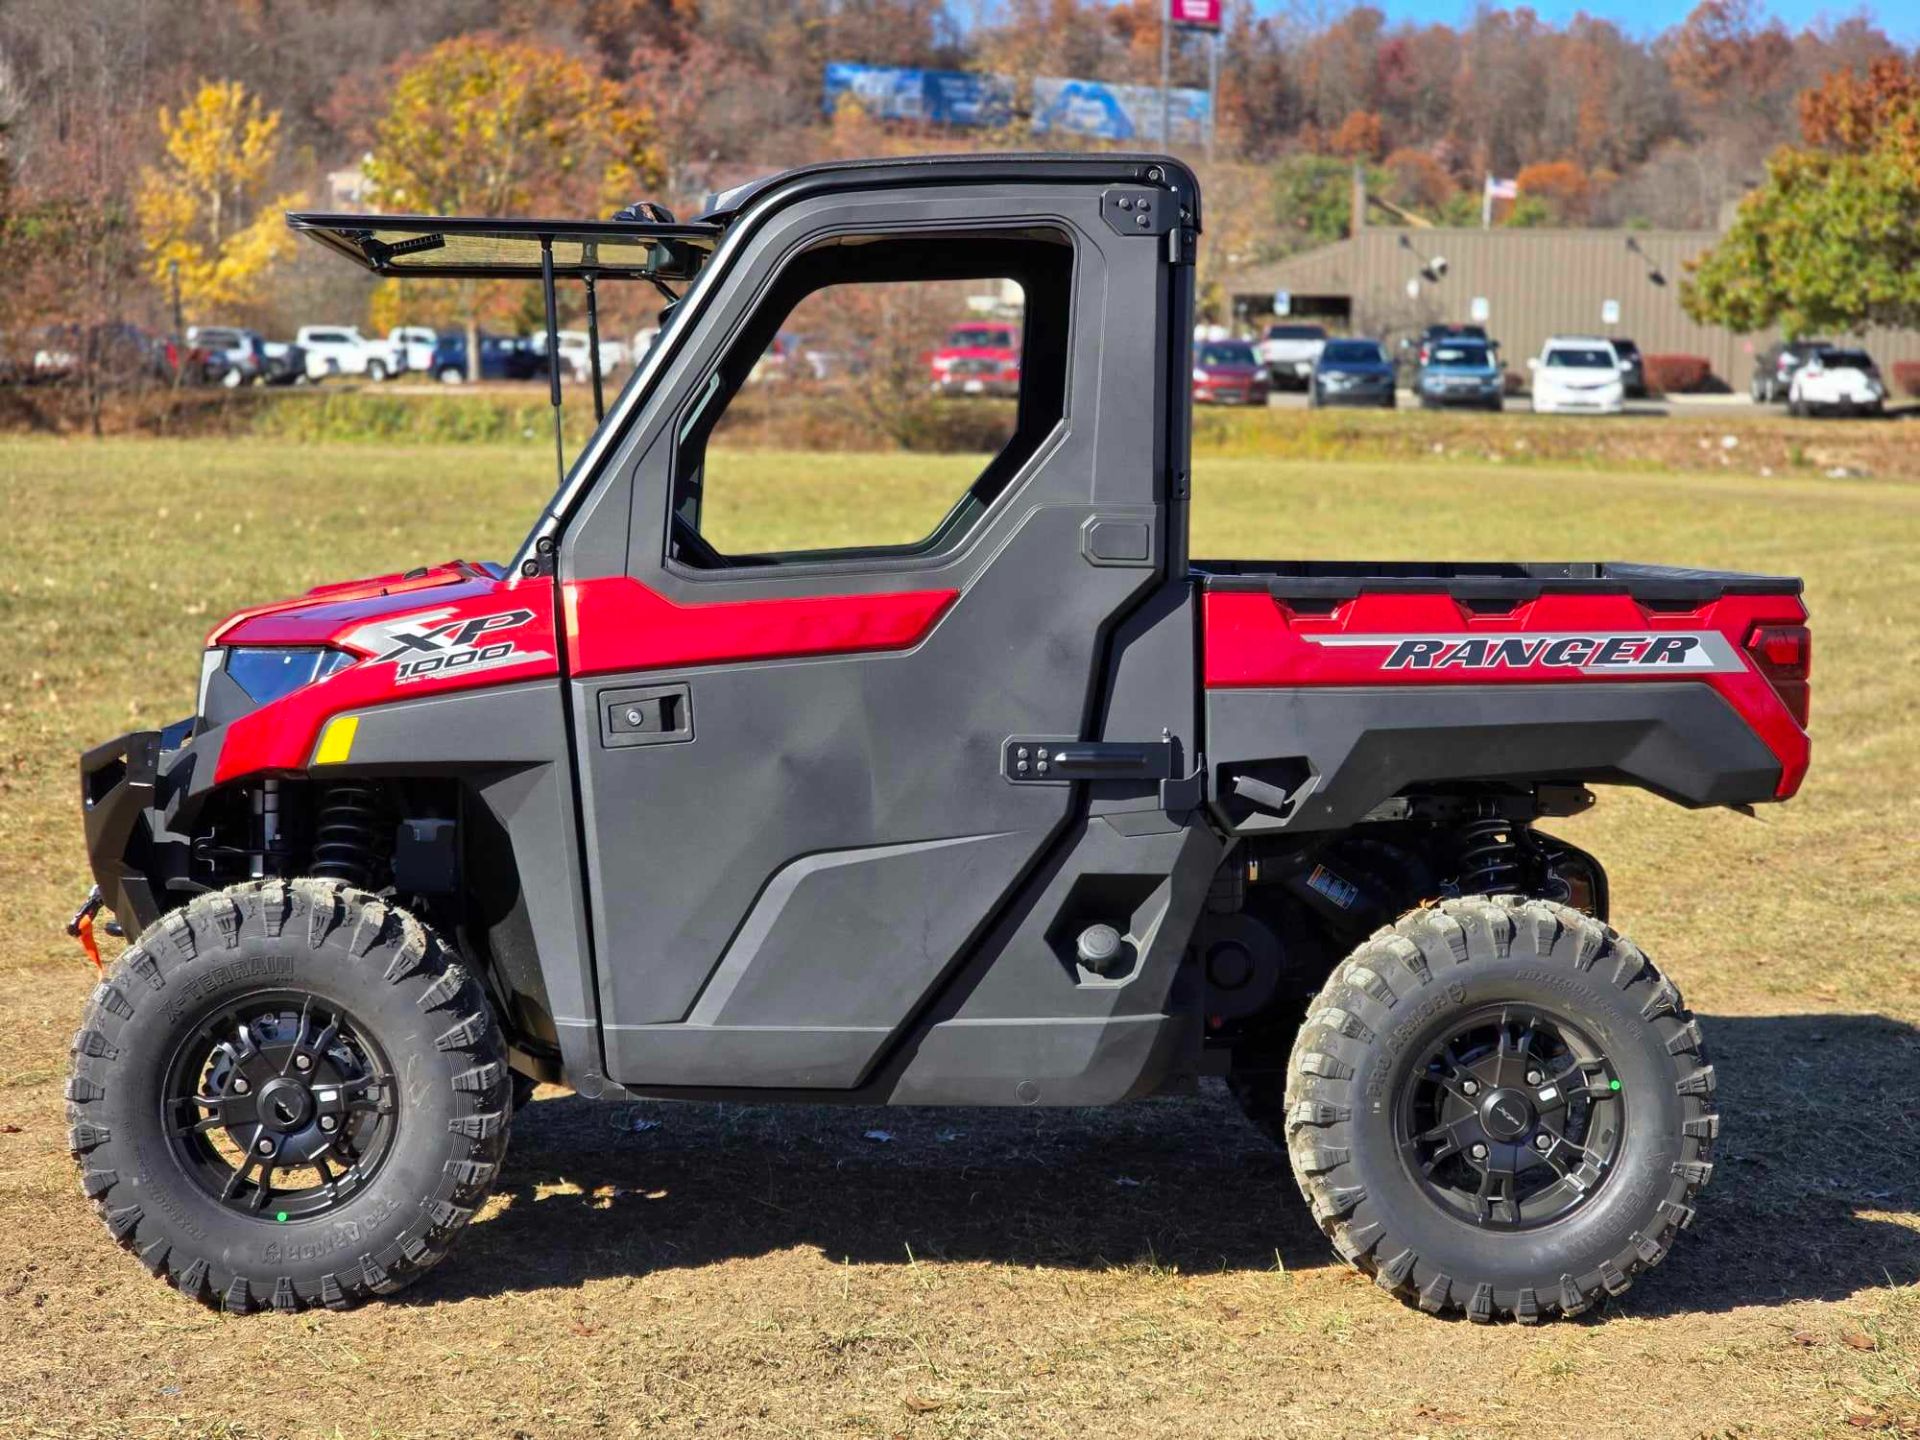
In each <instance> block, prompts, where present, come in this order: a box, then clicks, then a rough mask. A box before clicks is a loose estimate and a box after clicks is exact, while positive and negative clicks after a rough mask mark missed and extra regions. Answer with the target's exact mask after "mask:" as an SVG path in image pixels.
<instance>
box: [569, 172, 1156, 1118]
mask: <svg viewBox="0 0 1920 1440" xmlns="http://www.w3.org/2000/svg"><path fill="white" fill-rule="evenodd" d="M1104 188H1105V189H1106V191H1107V194H1108V200H1107V202H1106V209H1107V213H1111V207H1112V203H1113V200H1112V187H1104ZM1102 193H1103V187H1100V186H1095V185H1088V184H1079V185H1074V184H1064V183H1058V182H1056V183H1053V184H1051V185H1046V186H1038V185H1036V186H1024V187H1005V188H1002V189H997V190H994V191H991V192H988V191H983V190H982V189H980V188H971V189H964V190H961V189H954V190H943V189H938V188H931V187H930V188H928V189H925V190H921V191H915V192H912V193H908V194H901V193H880V194H875V195H871V196H867V197H862V198H858V199H855V200H852V201H849V200H848V199H847V198H845V197H839V198H836V199H835V200H834V201H832V202H830V203H829V202H826V201H821V200H800V201H797V202H795V203H793V204H791V205H789V206H786V207H783V208H781V209H780V210H779V211H778V213H776V214H774V215H772V216H770V217H766V218H764V219H762V220H761V221H760V222H759V223H758V224H756V225H753V226H750V227H749V229H750V231H751V236H752V238H751V240H750V241H749V242H748V243H747V245H746V246H745V247H744V249H743V251H742V253H740V254H739V255H737V256H736V257H735V258H734V259H733V260H732V268H731V269H729V270H727V271H724V272H722V273H720V274H717V275H715V276H712V277H709V282H708V284H709V290H708V292H707V295H706V296H705V300H704V304H703V305H702V307H701V308H700V309H699V310H698V311H697V312H696V313H694V314H693V315H691V316H689V317H688V318H687V319H686V320H685V321H683V322H682V323H686V324H688V325H690V326H691V327H693V328H692V329H690V330H689V332H688V334H687V335H686V336H685V337H683V342H684V343H683V344H682V347H681V349H680V351H679V361H678V363H677V364H676V366H675V368H674V371H673V374H672V378H671V379H669V380H667V381H665V382H663V383H662V386H661V390H660V393H659V394H658V396H657V397H655V398H654V399H652V400H650V401H649V402H648V404H647V406H646V409H645V411H644V413H643V415H642V417H641V420H640V421H639V423H638V425H637V427H636V429H635V431H634V433H633V434H632V435H631V436H630V437H629V439H628V440H627V441H626V442H625V444H624V445H623V448H622V449H621V451H620V452H619V453H618V454H617V455H616V456H615V457H614V459H613V461H612V463H611V469H610V474H609V479H608V480H607V481H605V482H603V483H602V484H601V485H600V486H599V488H598V489H597V490H596V492H595V494H594V496H593V498H592V499H591V500H590V502H589V503H588V504H587V506H586V507H585V510H584V511H583V513H582V514H581V515H580V516H579V517H578V518H577V519H576V521H575V522H574V523H573V524H572V525H570V527H569V530H568V535H567V539H566V541H565V543H564V545H563V548H562V555H561V566H560V577H561V581H562V584H563V586H564V593H565V597H566V613H567V627H568V632H569V633H568V637H567V664H568V676H569V682H568V683H569V687H570V701H571V705H572V710H573V722H574V727H575V740H576V749H577V754H578V763H579V767H580V788H581V796H582V815H583V828H584V833H585V840H586V849H587V862H588V865H587V868H588V874H589V890H590V893H589V904H590V912H591V917H592V925H593V933H594V960H595V966H596V982H597V986H598V991H599V998H600V1003H601V1019H602V1023H603V1034H604V1042H605V1055H606V1061H607V1071H608V1074H609V1076H610V1077H611V1078H613V1079H615V1080H617V1081H620V1082H622V1083H624V1084H629V1085H635V1086H667V1085H687V1086H725V1087H736V1086H773V1087H798V1088H824V1089H832V1088H847V1087H852V1086H855V1085H857V1084H858V1083H859V1082H860V1080H861V1078H862V1077H863V1076H864V1075H866V1074H867V1073H869V1071H870V1070H871V1068H872V1067H873V1065H874V1064H875V1062H876V1061H877V1060H878V1059H879V1058H880V1057H881V1056H882V1055H883V1054H884V1053H885V1051H886V1049H887V1046H888V1042H889V1040H890V1038H891V1037H893V1036H895V1035H897V1034H898V1033H899V1031H900V1029H901V1027H902V1026H903V1024H905V1023H906V1022H907V1021H908V1020H909V1019H910V1018H911V1017H912V1016H913V1015H914V1014H915V1012H916V1011H917V1010H919V1009H920V1008H921V1007H922V1006H923V1005H924V1004H925V1003H926V1002H927V1000H928V999H929V998H930V997H931V996H932V995H933V994H935V993H936V992H937V990H938V988H939V986H940V984H941V981H942V978H943V977H944V976H946V975H948V974H950V973H951V971H952V969H953V967H954V966H955V965H956V964H957V963H958V962H959V961H960V960H961V959H962V958H963V957H964V956H965V955H966V953H967V951H968V947H969V946H970V945H971V944H972V943H973V942H974V941H975V939H976V937H977V936H979V935H980V933H981V932H982V930H983V929H984V927H985V926H986V925H987V923H988V922H989V921H990V920H991V919H992V918H993V916H994V914H995V912H996V910H997V908H998V907H999V906H1000V905H1001V904H1002V902H1003V900H1004V899H1005V897H1006V896H1007V895H1008V894H1009V892H1010V891H1011V890H1012V889H1013V887H1014V886H1015V885H1016V884H1017V883H1018V881H1019V880H1020V879H1021V877H1022V876H1023V875H1024V874H1026V873H1027V872H1028V871H1029V870H1030V868H1031V867H1033V866H1034V865H1035V863H1036V862H1037V860H1038V859H1039V858H1040V857H1041V856H1042V855H1043V854H1044V853H1045V852H1046V851H1047V849H1048V847H1049V845H1050V843H1052V842H1053V840H1054V839H1055V837H1056V836H1057V835H1059V834H1060V833H1061V832H1062V830H1063V829H1064V827H1065V825H1066V823H1067V821H1068V819H1069V817H1070V813H1071V809H1072V805H1073V803H1074V794H1073V792H1074V787H1073V786H1072V785H1071V783H1069V782H1068V780H1067V779H1066V778H1065V777H1061V776H1056V775H1051V774H1048V773H1045V771H1046V769H1047V762H1046V761H1045V760H1044V759H1043V758H1041V755H1040V751H1039V748H1038V747H1037V746H1032V745H1023V744H1021V743H1020V742H1021V741H1022V740H1027V739H1039V738H1041V737H1045V738H1050V739H1071V738H1080V737H1084V736H1087V735H1088V734H1090V733H1091V731H1090V726H1091V725H1092V724H1093V717H1094V715H1095V714H1096V710H1097V706H1098V703H1099V700H1100V688H1101V676H1102V673H1103V665H1104V657H1105V653H1106V645H1107V637H1108V634H1109V631H1110V628H1111V627H1112V626H1113V625H1114V624H1115V622H1117V621H1118V620H1119V619H1120V618H1121V617H1122V616H1123V615H1125V614H1126V613H1127V612H1128V611H1129V610H1131V609H1132V608H1134V607H1135V606H1136V605H1138V604H1139V603H1140V602H1141V600H1142V599H1143V598H1144V597H1145V596H1146V595H1147V594H1148V593H1149V592H1150V591H1151V589H1152V588H1153V587H1154V585H1155V583H1156V582H1157V581H1158V580H1159V579H1160V578H1161V577H1162V576H1163V574H1164V568H1165V564H1166V559H1165V556H1166V549H1167V546H1166V536H1165V533H1164V523H1165V522H1164V507H1163V506H1161V505H1160V503H1159V497H1160V496H1161V494H1162V493H1163V490H1164V476H1163V475H1162V474H1161V473H1159V472H1160V471H1161V470H1162V469H1163V468H1164V467H1163V465H1162V463H1161V462H1160V461H1159V459H1158V458H1157V457H1159V456H1161V455H1162V454H1164V453H1165V445H1164V433H1163V430H1162V427H1163V426H1164V424H1165V412H1166V406H1165V404H1164V400H1163V397H1164V395H1165V393H1166V389H1167V387H1166V385H1165V371H1164V368H1163V361H1162V359H1161V358H1160V357H1161V350H1162V348H1163V339H1164V331H1163V327H1162V324H1161V322H1160V318H1159V317H1160V314H1161V312H1162V309H1163V308H1164V307H1165V305H1166V304H1167V291H1166V285H1165V274H1164V259H1163V257H1164V253H1165V247H1164V240H1163V239H1156V238H1155V237H1153V236H1144V235H1134V234H1127V233H1123V232H1122V231H1120V230H1119V228H1118V227H1117V226H1116V225H1112V224H1108V223H1105V221H1104V219H1103V202H1102ZM742 223H745V222H742ZM982 316H984V317H987V318H991V319H1004V320H1007V321H1010V322H1011V323H1013V324H1014V325H1015V326H1016V327H1017V329H1018V331H1019V334H1020V353H1019V355H1018V357H1017V358H1016V359H1015V360H1014V361H1013V362H1012V364H1008V363H1006V361H1005V360H1004V358H989V359H987V360H983V361H981V362H980V363H978V364H969V365H967V366H965V367H964V368H961V369H956V368H954V366H953V365H946V366H936V364H935V360H936V358H937V357H936V356H935V354H934V352H935V351H938V350H940V349H941V347H942V343H943V339H944V337H945V336H946V335H947V334H948V333H949V332H950V330H951V329H952V328H953V326H954V325H955V324H956V323H958V322H964V321H966V320H968V319H970V318H975V317H982ZM756 432H757V433H758V434H759V435H761V436H764V437H768V438H770V439H771V440H772V441H773V442H774V443H775V444H777V445H778V446H780V447H782V448H780V449H777V450H767V449H756V448H751V445H752V441H753V440H754V438H755V435H756ZM929 434H931V435H936V436H939V437H942V438H943V439H944V441H945V442H946V446H947V448H949V449H950V448H952V447H953V446H956V445H961V446H966V447H969V448H968V449H967V450H966V451H964V452H963V453H960V454H950V453H949V454H940V455H937V456H928V455H923V454H917V453H914V452H911V451H904V450H900V449H891V450H865V449H859V448H857V447H864V446H869V445H872V444H875V443H878V442H890V443H892V444H893V445H896V446H897V445H899V444H900V443H901V442H902V441H905V442H908V443H912V442H914V441H915V440H916V439H919V440H921V441H922V442H924V439H925V437H926V436H927V435H929ZM1143 738H1145V737H1143ZM1036 767H1037V768H1036Z"/></svg>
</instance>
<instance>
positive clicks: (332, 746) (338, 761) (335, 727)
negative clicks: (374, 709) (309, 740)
mask: <svg viewBox="0 0 1920 1440" xmlns="http://www.w3.org/2000/svg"><path fill="white" fill-rule="evenodd" d="M359 728H360V717H359V716H358V715H336V716H334V717H333V719H332V720H330V721H328V722H327V733H326V734H324V735H322V736H321V737H320V748H319V749H318V750H316V751H314V752H313V763H314V764H316V765H344V764H346V761H347V757H348V756H349V755H351V754H352V753H353V736H354V732H355V731H357V730H358V729H359Z"/></svg>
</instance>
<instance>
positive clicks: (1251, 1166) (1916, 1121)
mask: <svg viewBox="0 0 1920 1440" xmlns="http://www.w3.org/2000/svg"><path fill="white" fill-rule="evenodd" d="M1703 1024H1704V1026H1705V1028H1706V1033H1707V1040H1708V1044H1709V1046H1710V1048H1711V1050H1712V1058H1713V1060H1714V1062H1715V1065H1716V1068H1717V1071H1718V1074H1719V1077H1720V1105H1721V1110H1722V1113H1723V1116H1724V1118H1723V1122H1722V1130H1721V1138H1720V1143H1719V1146H1718V1151H1717V1154H1716V1162H1717V1164H1716V1170H1715V1173H1714V1179H1713V1183H1712V1185H1711V1186H1710V1188H1709V1189H1708V1191H1707V1193H1706V1196H1705V1203H1704V1204H1703V1205H1702V1207H1701V1211H1700V1218H1699V1221H1698V1222H1697V1224H1696V1225H1695V1227H1694V1229H1693V1230H1692V1231H1691V1232H1689V1233H1688V1234H1687V1235H1685V1236H1683V1237H1682V1239H1681V1242H1680V1244H1679V1245H1677V1246H1676V1247H1675V1250H1674V1252H1673V1255H1672V1258H1671V1259H1669V1260H1668V1262H1667V1263H1666V1264H1665V1265H1664V1266H1663V1267H1662V1269H1661V1270H1660V1271H1659V1272H1658V1273H1657V1274H1655V1275H1653V1276H1651V1277H1648V1278H1647V1279H1645V1280H1642V1281H1641V1282H1640V1283H1639V1284H1637V1285H1636V1286H1635V1287H1634V1289H1633V1290H1632V1291H1631V1292H1629V1294H1628V1295H1627V1296H1625V1297H1624V1298H1623V1300H1622V1301H1621V1302H1619V1303H1620V1308H1622V1309H1624V1310H1626V1311H1629V1312H1631V1313H1633V1314H1637V1315H1642V1316H1652V1315H1667V1314H1684V1313H1694V1312H1701V1311H1721V1310H1729V1309H1734V1308H1737V1307H1740V1306H1747V1305H1772V1304H1780V1303H1784V1302H1787V1301H1794V1300H1808V1299H1821V1300H1835V1299H1842V1298H1845V1297H1846V1296H1849V1295H1852V1294H1855V1293H1857V1292H1859V1291H1861V1290H1863V1289H1867V1288H1871V1287H1875V1286H1881V1285H1887V1284H1890V1283H1891V1284H1895V1285H1905V1284H1910V1283H1913V1282H1914V1281H1916V1280H1920V1228H1914V1227H1913V1225H1912V1220H1913V1218H1914V1217H1915V1216H1916V1215H1920V1100H1916V1098H1915V1097H1916V1092H1915V1089H1914V1076H1915V1075H1916V1074H1920V1031H1916V1030H1915V1029H1914V1028H1913V1027H1911V1026H1908V1025H1903V1024H1900V1023H1898V1022H1895V1021H1891V1020H1887V1019H1884V1018H1881V1017H1878V1016H1870V1015H1817V1016H1815V1015H1802V1016H1777V1017H1763V1018H1741V1017H1728V1018H1713V1017H1703ZM882 1134H883V1135H885V1136H887V1137H890V1138H886V1139H881V1138H878V1137H879V1135H882ZM501 1194H502V1195H503V1196H504V1197H505V1199H506V1202H507V1203H506V1205H505V1207H504V1208H503V1209H501V1210H498V1211H497V1212H496V1213H494V1214H492V1215H490V1216H489V1217H488V1218H487V1219H485V1220H483V1221H481V1222H480V1223H477V1224H475V1225H474V1226H473V1227H472V1228H471V1229H469V1231H468V1232H467V1235H466V1236H465V1237H464V1238H463V1240H462V1242H461V1245H460V1252H459V1254H458V1255H457V1256H456V1257H455V1258H454V1260H453V1262H452V1263H451V1264H448V1265H446V1266H444V1267H442V1268H440V1269H439V1270H436V1271H435V1272H434V1273H433V1275H432V1276H430V1277H429V1278H428V1279H427V1280H426V1281H425V1282H424V1283H422V1284H421V1285H420V1286H419V1287H418V1288H417V1289H415V1290H413V1291H411V1292H410V1296H411V1298H412V1299H413V1300H414V1301H415V1302H416V1303H419V1302H428V1303H431V1302H436V1301H441V1300H447V1299H453V1298H459V1297H462V1296H471V1295H480V1294H494V1293H499V1292H503V1291H516V1290H538V1289H545V1288H552V1287H565V1286H572V1285H577V1284H580V1283H582V1282H584V1281H587V1280H590V1279H595V1278H599V1277H603V1276H608V1275H627V1274H639V1273H643V1272H645V1271H648V1270H653V1269H660V1268H679V1267H692V1266H703V1265H709V1264H712V1263H714V1262H717V1261H722V1260H727V1259H733V1258H739V1257H747V1256H755V1255H762V1254H767V1253H770V1252H776V1251H781V1250H786V1249H792V1248H807V1249H814V1250H818V1251H819V1252H820V1253H821V1254H823V1255H824V1256H826V1257H827V1258H828V1259H829V1260H833V1261H840V1260H843V1259H846V1260H853V1261H858V1262H863V1263H888V1262H897V1263H902V1264H904V1263H906V1262H907V1261H908V1260H909V1259H910V1258H911V1259H912V1260H913V1261H916V1262H918V1263H923V1264H925V1263H938V1262H942V1261H990V1262H995V1263H1002V1264H1013V1265H1032V1266H1053V1267H1065V1268H1095V1269H1098V1268H1106V1267H1109V1266H1129V1265H1156V1266H1164V1267H1169V1268H1177V1269H1178V1270H1180V1271H1182V1272H1184V1273H1189V1274H1191V1273H1195V1272H1203V1271H1212V1270H1220V1269H1231V1270H1268V1269H1273V1268H1274V1267H1275V1266H1276V1265H1284V1266H1286V1267H1287V1268H1289V1269H1315V1268H1319V1267H1321V1266H1327V1265H1334V1264H1337V1263H1338V1261H1337V1260H1336V1258H1335V1257H1334V1255H1333V1253H1332V1251H1331V1250H1330V1248H1329V1247H1328V1245H1327V1244H1326V1242H1325V1241H1324V1240H1323V1239H1322V1238H1321V1235H1320V1231H1319V1229H1318V1227H1317V1226H1316V1225H1315V1224H1314V1222H1313V1220H1312V1217H1311V1216H1310V1215H1309V1214H1308V1213H1307V1210H1306V1206H1305V1204H1304V1202H1303V1201H1302V1200H1301V1198H1300V1195H1299V1192H1298V1190H1297V1189H1296V1188H1295V1186H1294V1183H1293V1179H1292V1176H1291V1175H1290V1173H1289V1172H1288V1168H1287V1162H1286V1157H1285V1156H1284V1155H1283V1154H1282V1153H1280V1152H1279V1151H1278V1150H1276V1149H1275V1148H1273V1147H1272V1146H1271V1145H1269V1144H1268V1143H1267V1142H1266V1141H1265V1140H1264V1139H1263V1138H1262V1137H1261V1136H1260V1135H1259V1134H1258V1133H1257V1132H1256V1131H1255V1130H1254V1129H1253V1128H1252V1127H1251V1126H1250V1125H1248V1124H1247V1123H1246V1122H1245V1121H1244V1120H1242V1119H1241V1117H1240V1115H1239V1112H1238V1110H1237V1109H1236V1108H1235V1106H1234V1104H1233V1102H1232V1100H1231V1099H1230V1098H1228V1097H1227V1095H1226V1094H1225V1093H1224V1091H1223V1090H1221V1089H1219V1088H1218V1087H1211V1086H1210V1087H1208V1089H1207V1090H1206V1091H1205V1092H1204V1093H1202V1094H1201V1095H1199V1096H1197V1097H1194V1098H1189V1099H1179V1100H1156V1101H1147V1102H1143V1103H1140V1104H1135V1105H1128V1106H1121V1107H1116V1108H1114V1109H1110V1110H1069V1111H1046V1110H1041V1111H1028V1110H993V1109H975V1110H884V1109H865V1108H862V1109H849V1108H841V1107H832V1106H815V1107H806V1108H789V1107H779V1106H742V1105H714V1104H694V1103H685V1104H677V1103H643V1104H622V1105H596V1104H591V1103H589V1102H586V1101H582V1100H577V1099H573V1098H566V1099H556V1100H546V1101H539V1102H536V1103H535V1104H534V1105H532V1106H531V1107H530V1108H529V1109H528V1110H527V1111H526V1112H525V1113H524V1114H523V1115H522V1116H521V1117H520V1120H519V1121H518V1122H517V1123H516V1125H515V1133H514V1143H513V1146H512V1150H511V1153H510V1155H509V1158H508V1161H507V1169H506V1174H505V1176H504V1177H503V1182H502V1186H501ZM1890 1217H1903V1218H1905V1219H1906V1220H1907V1221H1908V1223H1907V1224H1901V1223H1897V1222H1896V1221H1895V1220H1894V1219H1893V1218H1890Z"/></svg>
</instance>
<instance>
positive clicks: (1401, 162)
mask: <svg viewBox="0 0 1920 1440" xmlns="http://www.w3.org/2000/svg"><path fill="white" fill-rule="evenodd" d="M1381 168H1383V169H1384V170H1385V171H1386V173H1387V190H1388V195H1387V198H1388V199H1390V200H1392V201H1394V202H1395V203H1397V204H1400V205H1411V206H1413V207H1414V208H1415V209H1418V210H1425V211H1429V212H1437V211H1439V210H1440V209H1441V208H1442V207H1443V206H1445V205H1446V203H1447V201H1448V200H1449V199H1450V198H1452V196H1453V195H1454V194H1455V193H1456V192H1457V191H1458V190H1459V188H1460V187H1459V186H1458V185H1456V184H1455V183H1454V179H1453V176H1452V175H1451V174H1449V173H1448V171H1447V167H1446V166H1444V165H1442V164H1441V163H1440V162H1439V161H1438V160H1436V159H1435V158H1434V157H1433V156H1432V155H1431V154H1430V153H1429V152H1427V151H1425V150H1410V149H1405V148H1402V149H1399V150H1396V151H1394V152H1393V153H1392V154H1391V155H1389V156H1387V158H1386V160H1385V162H1383V165H1382V167H1381Z"/></svg>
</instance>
